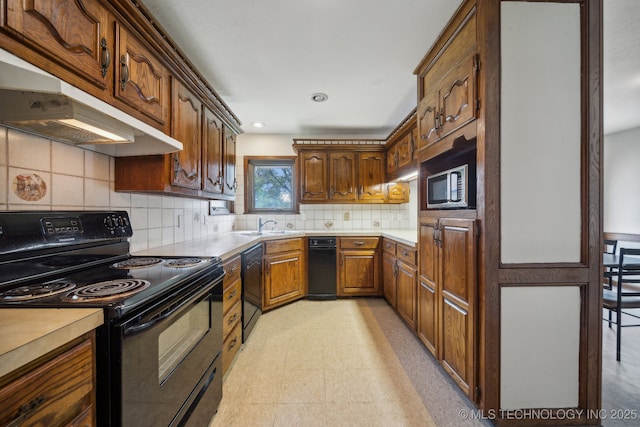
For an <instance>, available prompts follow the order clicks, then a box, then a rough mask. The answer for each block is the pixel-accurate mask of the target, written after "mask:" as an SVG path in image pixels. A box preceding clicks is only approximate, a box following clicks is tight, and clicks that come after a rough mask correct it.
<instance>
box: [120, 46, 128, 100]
mask: <svg viewBox="0 0 640 427" xmlns="http://www.w3.org/2000/svg"><path fill="white" fill-rule="evenodd" d="M128 81H129V66H128V65H127V57H126V56H125V55H122V56H121V57H120V90H121V91H122V92H124V90H125V89H126V88H127V82H128Z"/></svg>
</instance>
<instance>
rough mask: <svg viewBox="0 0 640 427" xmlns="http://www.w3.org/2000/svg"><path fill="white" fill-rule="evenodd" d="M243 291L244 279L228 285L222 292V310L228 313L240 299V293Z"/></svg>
mask: <svg viewBox="0 0 640 427" xmlns="http://www.w3.org/2000/svg"><path fill="white" fill-rule="evenodd" d="M241 293H242V281H241V280H240V279H238V280H236V281H235V282H233V283H232V284H231V286H228V287H227V288H226V289H225V290H224V293H223V294H222V312H223V313H225V314H226V313H227V312H229V310H230V309H231V308H232V307H233V306H234V305H235V304H236V303H237V302H238V301H240V294H241Z"/></svg>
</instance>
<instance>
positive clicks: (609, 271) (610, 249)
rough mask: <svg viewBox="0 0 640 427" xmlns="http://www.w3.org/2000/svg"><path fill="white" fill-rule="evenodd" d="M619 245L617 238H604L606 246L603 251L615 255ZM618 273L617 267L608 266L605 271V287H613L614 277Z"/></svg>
mask: <svg viewBox="0 0 640 427" xmlns="http://www.w3.org/2000/svg"><path fill="white" fill-rule="evenodd" d="M617 246H618V241H617V240H611V239H604V248H603V252H604V253H605V254H612V255H615V253H616V248H617ZM615 275H616V269H615V268H612V267H606V268H605V271H604V279H605V280H604V283H603V285H604V287H605V288H607V289H611V286H612V282H613V278H614V277H615Z"/></svg>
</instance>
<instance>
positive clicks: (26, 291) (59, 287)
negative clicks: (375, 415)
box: [0, 282, 76, 301]
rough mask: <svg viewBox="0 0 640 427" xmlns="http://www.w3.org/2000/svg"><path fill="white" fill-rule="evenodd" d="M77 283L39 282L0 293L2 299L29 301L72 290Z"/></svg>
mask: <svg viewBox="0 0 640 427" xmlns="http://www.w3.org/2000/svg"><path fill="white" fill-rule="evenodd" d="M75 286H76V285H74V284H73V283H69V282H51V283H38V284H35V285H26V286H20V287H19V288H15V289H10V290H8V291H6V292H2V293H0V300H3V301H28V300H33V299H38V298H44V297H49V296H51V295H56V294H60V293H62V292H66V291H70V290H71V289H73V288H75Z"/></svg>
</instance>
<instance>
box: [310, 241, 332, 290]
mask: <svg viewBox="0 0 640 427" xmlns="http://www.w3.org/2000/svg"><path fill="white" fill-rule="evenodd" d="M308 298H309V299H336V238H335V237H324V236H323V237H309V295H308Z"/></svg>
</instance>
